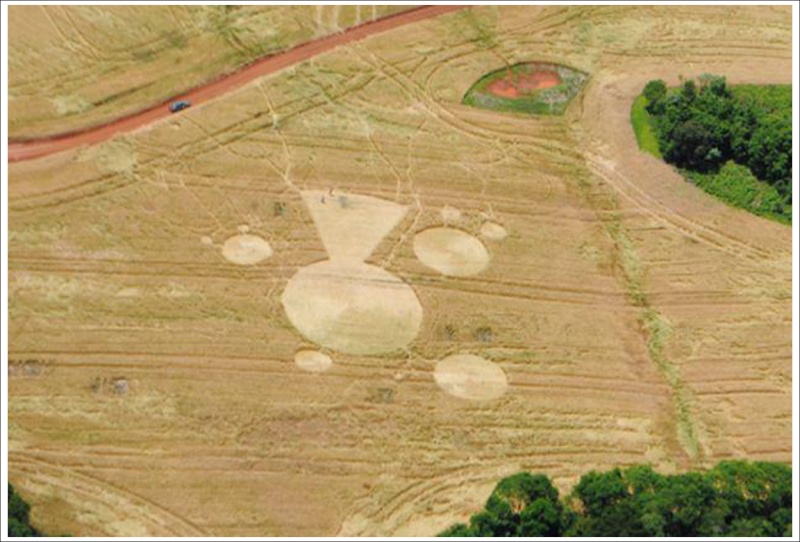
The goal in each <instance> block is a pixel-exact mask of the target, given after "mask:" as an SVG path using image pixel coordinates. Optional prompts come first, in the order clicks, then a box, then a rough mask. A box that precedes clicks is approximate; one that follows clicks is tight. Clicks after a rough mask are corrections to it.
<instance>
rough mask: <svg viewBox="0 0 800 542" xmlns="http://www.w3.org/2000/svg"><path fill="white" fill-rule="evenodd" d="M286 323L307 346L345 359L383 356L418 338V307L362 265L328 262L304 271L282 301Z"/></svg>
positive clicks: (401, 286)
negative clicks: (304, 339)
mask: <svg viewBox="0 0 800 542" xmlns="http://www.w3.org/2000/svg"><path fill="white" fill-rule="evenodd" d="M281 302H282V303H283V308H284V310H285V311H286V315H287V316H288V317H289V320H290V321H291V322H292V324H293V325H294V326H295V327H296V328H297V330H298V331H299V332H300V333H301V334H302V335H303V336H304V337H305V338H307V339H308V340H310V341H312V342H314V343H316V344H318V345H321V346H324V347H327V348H330V349H331V350H335V351H337V352H344V353H346V354H361V355H370V354H382V353H386V352H393V351H395V350H397V349H399V348H402V347H404V346H406V345H407V344H408V343H410V342H411V341H412V340H413V339H414V337H416V336H417V333H419V328H420V324H421V323H422V306H421V305H420V303H419V300H418V299H417V295H416V294H415V293H414V290H412V289H411V287H410V286H409V285H408V284H406V283H405V282H403V281H402V280H400V279H399V278H398V277H396V276H394V275H392V274H391V273H389V272H387V271H385V270H383V269H381V268H380V267H376V266H374V265H368V264H365V263H361V262H349V261H338V260H326V261H324V262H320V263H316V264H312V265H309V266H307V267H303V268H302V269H300V270H299V271H298V272H297V273H296V274H295V275H294V276H293V277H292V278H291V279H290V280H289V284H287V285H286V289H285V290H284V292H283V296H282V297H281Z"/></svg>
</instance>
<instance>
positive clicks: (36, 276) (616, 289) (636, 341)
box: [8, 6, 792, 536]
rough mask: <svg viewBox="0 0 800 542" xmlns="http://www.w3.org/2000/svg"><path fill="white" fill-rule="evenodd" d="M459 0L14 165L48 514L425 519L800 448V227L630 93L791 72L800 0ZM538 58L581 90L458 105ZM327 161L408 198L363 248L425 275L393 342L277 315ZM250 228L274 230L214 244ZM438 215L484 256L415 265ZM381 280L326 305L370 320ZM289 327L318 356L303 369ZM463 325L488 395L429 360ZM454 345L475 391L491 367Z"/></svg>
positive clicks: (376, 528)
mask: <svg viewBox="0 0 800 542" xmlns="http://www.w3.org/2000/svg"><path fill="white" fill-rule="evenodd" d="M473 13H474V15H475V17H474V18H473V17H467V16H465V15H466V14H465V13H454V14H448V15H444V16H442V17H439V18H434V19H430V20H427V21H424V22H420V23H417V24H414V25H411V26H406V27H404V28H403V29H401V30H395V31H391V32H387V33H386V34H382V35H375V36H372V37H370V38H369V39H368V40H364V41H360V42H354V43H350V44H349V45H347V46H346V47H343V48H340V49H337V50H333V51H329V52H327V53H325V54H323V55H320V56H318V57H315V59H314V60H313V62H306V63H302V64H299V65H296V66H295V67H294V68H292V69H288V70H284V71H282V72H280V73H275V74H273V75H272V76H270V77H268V78H263V79H260V80H258V81H257V82H254V83H253V84H250V85H247V86H245V87H243V88H242V89H240V90H239V91H238V92H236V93H233V94H231V95H229V96H225V97H220V98H219V99H218V100H216V101H214V102H213V103H209V104H208V105H207V106H205V107H202V108H197V109H193V110H192V109H190V110H188V111H187V112H186V113H185V114H182V115H179V116H177V117H173V118H171V119H170V120H167V121H164V122H159V123H156V124H154V125H152V126H150V127H148V128H147V129H142V130H139V131H137V132H135V133H132V134H130V135H128V136H126V137H124V138H116V139H113V140H111V141H107V142H103V143H100V144H98V145H96V146H95V147H91V148H89V149H85V150H80V151H78V150H71V151H68V152H64V153H61V154H56V155H53V156H49V157H46V158H42V159H37V160H31V161H27V162H18V163H13V164H10V165H9V217H8V220H9V281H8V292H9V335H8V336H9V358H10V361H11V366H10V368H9V369H10V370H9V420H8V422H9V423H8V427H9V474H10V479H11V481H12V482H13V483H14V484H15V486H18V487H19V488H20V491H21V493H22V494H23V496H25V497H26V498H28V499H30V501H31V502H32V503H33V505H34V508H33V517H34V520H38V521H40V523H41V526H42V528H44V529H45V530H46V531H51V532H60V531H62V530H63V528H62V526H65V525H66V526H69V530H70V532H71V533H72V534H74V535H81V534H97V535H109V534H121V533H125V534H138V533H143V532H146V533H148V534H155V535H169V534H183V535H198V534H204V535H227V536H234V535H241V536H247V535H256V536H265V535H298V536H310V535H334V534H340V535H357V534H360V535H382V536H386V535H431V534H434V533H436V532H438V531H440V530H441V529H443V528H445V527H446V526H448V525H449V524H450V523H451V522H454V521H463V520H464V519H466V518H467V517H468V516H469V514H470V513H472V512H474V511H476V510H477V509H478V508H480V507H481V506H482V504H483V501H484V500H485V498H486V496H487V495H488V492H489V491H490V490H491V487H492V486H493V485H494V484H495V483H496V482H497V480H498V479H499V477H501V476H503V475H507V474H510V473H513V472H516V471H518V470H520V469H526V470H530V471H537V472H544V473H547V474H548V475H550V476H552V477H553V478H554V480H555V481H556V483H557V485H558V486H559V487H560V488H562V489H567V488H569V487H570V485H571V484H573V483H574V482H575V481H576V480H577V478H578V477H579V476H580V475H581V474H582V473H584V472H585V471H587V470H590V469H607V468H611V467H614V466H625V465H631V464H636V463H641V462H649V463H651V464H653V465H654V467H655V468H656V469H658V470H660V471H662V472H675V471H683V470H686V469H689V468H692V467H704V466H708V465H711V464H714V463H716V462H717V461H719V460H722V459H728V458H748V459H764V460H774V461H782V462H789V461H791V457H792V418H791V413H792V401H791V399H792V397H791V377H792V336H791V326H792V306H791V305H792V296H791V292H792V273H791V271H792V269H791V267H792V266H791V252H792V235H791V229H790V228H787V227H785V226H783V225H780V224H777V223H773V222H770V221H767V220H765V219H762V218H759V217H756V216H753V215H750V214H748V213H746V212H743V211H740V210H737V209H733V208H730V207H727V206H726V205H724V204H722V203H721V202H719V201H717V200H715V199H714V198H712V197H710V196H708V195H706V194H704V193H703V192H701V191H700V190H698V189H697V188H696V187H694V186H692V185H689V184H687V183H686V182H685V181H684V180H683V179H682V178H681V177H680V176H679V175H678V174H677V173H676V172H674V171H673V170H672V169H671V168H670V167H669V166H667V165H666V164H664V163H662V162H660V161H658V160H655V159H653V158H652V157H650V156H649V155H647V154H644V153H641V152H640V151H639V150H638V149H637V147H636V142H635V137H634V135H633V133H632V131H631V128H630V122H629V112H630V105H631V102H632V100H633V98H634V97H635V96H636V95H637V94H638V93H639V92H640V91H641V89H642V87H643V86H644V84H645V83H646V82H647V81H648V80H649V79H651V78H656V77H661V78H664V79H665V80H666V81H667V82H668V83H669V84H677V83H678V81H679V79H678V77H679V75H683V76H690V75H695V74H699V73H703V72H711V73H721V74H725V75H726V76H727V77H728V79H729V80H730V81H731V82H733V83H745V82H747V83H788V82H790V78H791V67H792V58H791V31H792V26H791V9H789V8H787V7H776V6H736V7H733V6H691V7H689V6H663V7H661V6H648V7H632V6H602V7H600V6H587V7H560V6H549V7H532V6H503V7H482V8H475V9H474V10H473ZM476 21H477V23H479V24H476ZM486 32H490V35H489V36H488V37H487V35H486ZM489 38H490V39H491V40H492V43H494V44H495V45H494V46H493V47H491V48H486V47H483V46H482V44H485V43H487V39H489ZM532 58H535V59H543V60H544V61H547V62H554V63H563V64H565V65H570V66H575V67H576V68H577V69H580V70H581V71H584V72H587V73H589V74H590V79H589V80H588V83H587V86H586V88H585V89H584V91H583V92H582V93H581V94H580V95H579V96H578V97H576V99H575V100H574V101H573V102H572V104H571V105H570V107H569V109H568V110H567V113H566V115H565V116H563V117H547V118H528V117H525V118H522V117H517V116H514V115H500V114H494V113H492V112H490V111H487V110H479V109H475V108H471V107H467V106H463V105H461V104H460V100H461V97H462V96H463V95H464V93H465V92H466V91H467V89H469V88H470V87H471V85H472V84H473V83H474V82H475V81H476V80H477V79H478V78H479V77H481V76H482V75H483V74H485V73H487V72H489V71H491V70H493V69H496V68H497V66H502V65H508V64H513V63H516V62H523V61H529V60H530V59H532ZM331 187H333V188H334V193H339V192H341V193H345V194H358V195H362V196H370V197H372V198H376V199H379V200H382V201H388V202H393V203H394V204H397V205H400V206H402V207H404V208H406V209H407V212H406V213H405V214H404V215H403V216H401V217H400V218H398V219H397V221H396V222H394V223H392V227H391V228H390V231H389V232H388V233H386V234H385V235H384V236H383V237H380V236H377V235H372V234H370V235H368V236H367V240H369V241H370V243H374V242H375V241H374V239H375V237H380V240H379V241H377V244H375V245H374V246H373V247H372V251H371V252H370V254H369V255H368V256H366V260H365V261H364V262H363V264H364V265H367V266H371V267H374V268H377V269H382V270H383V271H385V273H387V274H388V275H390V276H392V277H395V278H396V279H397V280H398V281H401V283H403V284H406V285H408V287H410V288H411V289H412V290H413V293H414V295H415V297H416V299H418V301H419V306H420V307H421V310H422V319H421V325H420V327H419V329H418V330H417V332H416V334H415V335H414V337H413V339H412V340H410V342H408V344H406V345H405V346H404V347H401V348H398V349H397V351H393V352H390V353H380V354H374V355H373V354H360V353H341V352H338V351H331V350H327V349H321V348H320V346H319V345H317V344H313V343H312V340H316V339H314V338H312V340H309V339H307V338H305V337H304V336H303V335H302V334H301V333H300V332H299V331H298V330H297V329H296V328H295V326H294V325H293V324H292V322H291V321H290V320H289V318H288V317H287V315H286V311H285V309H284V306H283V305H282V301H281V298H282V295H283V293H284V291H285V290H286V287H287V284H289V281H290V279H291V278H292V277H293V276H294V275H295V274H296V273H298V270H300V269H302V268H307V267H308V266H311V265H314V264H316V263H318V262H321V261H324V260H327V259H329V258H330V254H329V251H328V250H327V249H326V244H325V243H326V242H327V241H330V239H331V236H330V235H328V234H327V233H323V232H320V231H319V226H318V224H317V223H316V222H315V219H314V217H313V216H312V213H311V212H310V210H309V206H308V205H307V203H306V201H305V199H304V197H303V193H304V192H308V191H319V192H318V193H320V192H321V193H322V194H330V191H329V190H330V188H331ZM368 201H371V200H368ZM325 205H328V203H326V204H325ZM448 206H449V207H450V208H453V209H457V210H458V211H460V214H458V215H457V217H456V215H455V214H454V213H452V212H448V213H446V216H445V217H443V216H442V213H441V211H442V210H443V209H445V208H446V207H448ZM319 222H320V223H322V221H319ZM389 222H391V220H389V221H387V223H389ZM333 223H334V224H338V221H336V220H334V221H333ZM487 223H493V224H498V225H501V226H502V228H503V230H505V233H506V236H505V237H504V238H503V236H502V235H498V236H496V237H497V238H496V239H492V238H491V236H487V235H486V232H487V230H486V229H484V228H483V226H484V225H485V224H487ZM364 224H367V223H366V222H364ZM242 225H247V226H248V227H249V229H248V232H249V234H251V235H256V236H259V237H261V238H263V239H267V240H268V241H269V245H270V247H271V249H272V256H271V257H269V258H268V259H265V260H263V261H261V262H259V263H258V264H257V265H236V264H234V263H231V262H229V261H227V260H226V259H225V257H224V256H223V254H221V251H220V247H221V246H222V245H223V244H224V242H225V241H226V240H227V239H229V238H230V237H231V236H234V235H236V234H237V231H239V232H240V233H241V232H242V231H243V230H242V229H241V226H242ZM442 226H450V227H456V228H457V229H458V230H461V231H464V232H465V233H466V234H468V235H471V236H474V237H481V238H483V239H484V240H485V248H486V250H487V252H488V253H489V255H490V256H491V258H490V260H489V263H488V265H487V266H486V267H485V268H484V269H482V270H481V271H479V272H478V273H477V274H475V275H471V276H468V277H449V276H444V275H442V273H440V272H439V271H437V270H435V269H432V268H429V267H427V266H426V265H425V264H423V263H422V262H421V261H420V260H419V259H418V258H417V256H416V254H415V253H414V239H415V237H416V234H417V233H419V232H424V231H426V230H431V229H433V228H441V227H442ZM339 231H348V230H347V229H346V228H343V229H342V230H339ZM350 231H352V230H350ZM490 233H491V232H490ZM340 237H341V236H338V237H335V242H334V243H335V244H334V246H335V247H336V248H335V252H339V251H341V252H342V253H344V254H347V255H353V254H355V255H356V256H359V257H360V255H363V254H364V251H363V250H362V248H363V245H364V244H365V241H363V239H364V237H356V236H355V235H354V239H359V241H358V242H357V243H356V248H357V249H358V250H355V249H353V248H351V247H348V246H346V243H345V242H344V241H343V240H341V239H340ZM326 240H327V241H326ZM367 244H369V243H367ZM331 275H332V278H334V279H336V280H341V281H343V282H347V281H346V280H345V279H346V277H342V276H340V275H337V274H331ZM376 277H377V275H376ZM357 279H358V277H355V278H353V287H354V290H357V289H358V287H359V284H356V283H359V281H358V280H357ZM363 282H364V281H363V280H362V281H360V283H363ZM367 282H368V281H367ZM376 283H377V284H382V282H380V281H376ZM386 284H387V287H388V286H391V285H393V284H398V282H396V281H394V279H392V280H388V279H387V282H386ZM348 287H349V286H348ZM376 297H378V296H376ZM331 298H332V299H333V301H335V302H338V300H337V299H336V292H332V294H331ZM374 304H375V306H376V307H377V309H376V314H378V317H377V318H371V319H370V318H369V317H360V318H359V319H355V320H353V326H350V327H348V326H347V323H346V321H342V320H338V321H337V322H336V324H337V325H340V326H343V327H341V328H340V329H344V330H345V333H347V334H350V333H351V332H352V336H353V337H356V340H358V337H357V335H358V332H359V331H360V330H362V329H366V328H367V324H365V323H364V322H365V321H367V322H374V321H380V319H381V318H382V316H381V315H382V314H383V313H382V312H380V310H382V303H381V302H380V301H379V300H376V301H375V302H374ZM331 305H332V306H331V309H332V310H333V311H334V312H335V311H337V310H339V306H338V305H336V304H335V303H331ZM378 309H380V310H378ZM343 312H344V311H343ZM364 312H365V313H368V312H370V311H364ZM360 316H364V314H362V315H360ZM359 326H360V327H359ZM351 328H352V329H351ZM409 335H412V334H411V333H409ZM365 336H366V337H367V339H362V340H368V339H369V340H371V339H370V337H373V335H372V334H366V333H365ZM302 351H311V352H321V353H322V354H324V355H326V356H330V358H331V360H332V362H331V363H330V365H329V367H328V368H327V370H325V371H324V372H310V371H308V370H307V369H304V368H303V366H299V365H298V363H297V362H296V355H297V354H298V352H302ZM450 356H477V357H479V358H482V359H484V360H486V361H487V362H489V363H492V364H494V365H493V367H496V368H497V369H499V370H502V372H503V374H505V375H506V377H507V383H508V387H507V389H506V390H505V393H504V394H503V395H502V396H500V397H496V398H494V399H486V400H483V401H474V400H470V398H468V397H467V398H463V397H457V396H453V395H450V394H448V393H446V392H445V391H443V390H442V389H441V388H440V387H439V386H438V385H437V383H436V378H435V371H436V366H437V363H438V362H439V361H440V360H444V359H447V358H449V357H450ZM457 359H458V358H457ZM301 361H302V362H303V364H302V365H304V366H305V367H311V366H312V365H313V366H314V367H320V368H321V367H322V365H317V364H316V362H315V363H314V364H306V362H307V361H308V360H306V359H303V360H301ZM324 365H326V366H327V365H328V364H327V362H326V363H325V364H324ZM12 369H13V370H12ZM493 372H494V373H495V374H498V373H496V371H493ZM471 374H472V373H469V374H466V375H465V378H464V379H463V380H464V381H468V382H469V385H470V386H477V388H475V390H474V391H476V394H477V395H480V396H485V395H487V394H490V393H491V391H492V389H494V388H492V387H491V384H492V382H499V380H492V379H490V380H489V381H487V384H489V385H490V386H489V387H488V388H481V387H480V386H481V380H480V379H477V380H473V379H472V378H471ZM120 382H124V383H125V385H124V386H121V385H119V383H120ZM498 389H499V388H498ZM221 487H224V488H226V489H225V493H224V498H220V488H221Z"/></svg>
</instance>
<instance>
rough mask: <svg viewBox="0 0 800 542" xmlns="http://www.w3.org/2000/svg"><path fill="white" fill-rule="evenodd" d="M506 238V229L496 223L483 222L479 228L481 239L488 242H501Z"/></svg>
mask: <svg viewBox="0 0 800 542" xmlns="http://www.w3.org/2000/svg"><path fill="white" fill-rule="evenodd" d="M507 236H508V232H507V231H506V229H505V228H504V227H503V226H501V225H500V224H498V223H497V222H484V223H483V225H482V226H481V237H483V238H484V239H488V240H490V241H502V240H503V239H505V238H506V237H507Z"/></svg>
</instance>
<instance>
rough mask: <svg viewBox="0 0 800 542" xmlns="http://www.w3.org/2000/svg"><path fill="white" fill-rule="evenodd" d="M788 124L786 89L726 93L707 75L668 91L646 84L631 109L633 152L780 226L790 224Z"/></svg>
mask: <svg viewBox="0 0 800 542" xmlns="http://www.w3.org/2000/svg"><path fill="white" fill-rule="evenodd" d="M791 122H792V88H791V86H790V85H763V86H762V85H740V86H733V87H730V86H728V85H727V84H726V82H725V78H724V77H719V76H715V75H709V74H705V75H702V76H700V77H699V78H698V80H697V81H694V80H691V79H690V80H687V81H685V82H684V83H683V85H682V86H681V87H679V88H673V89H669V88H667V86H666V84H665V83H664V82H663V81H661V80H654V81H650V82H649V83H648V84H647V85H646V86H645V88H644V91H643V92H642V95H640V96H639V97H637V99H636V100H635V101H634V104H633V106H632V108H631V124H632V125H633V128H634V131H635V133H636V140H637V142H638V143H639V147H640V148H641V149H643V150H645V151H647V152H649V153H650V154H653V155H654V156H659V157H663V159H664V160H665V161H667V162H668V163H670V164H673V165H675V166H677V167H678V168H679V169H680V170H681V171H682V173H683V174H684V176H685V177H686V178H687V180H689V181H690V182H692V183H694V184H696V185H697V186H699V187H700V188H702V189H703V190H705V191H706V192H708V193H710V194H713V195H714V196H717V197H718V198H719V199H721V200H723V201H725V202H727V203H728V204H730V205H733V206H736V207H741V208H743V209H746V210H748V211H750V212H752V213H754V214H757V215H760V216H764V217H766V218H770V219H772V220H776V221H778V222H782V223H785V224H790V223H791V220H792V181H791V179H792V126H791ZM654 139H655V141H654ZM656 150H657V151H658V153H656V152H655V151H656Z"/></svg>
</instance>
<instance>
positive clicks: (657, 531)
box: [439, 461, 792, 537]
mask: <svg viewBox="0 0 800 542" xmlns="http://www.w3.org/2000/svg"><path fill="white" fill-rule="evenodd" d="M791 484H792V471H791V468H790V467H788V466H786V465H783V464H778V463H765V462H756V463H748V462H743V461H725V462H722V463H720V464H719V465H717V466H716V467H714V468H713V469H711V470H708V471H706V472H689V473H685V474H676V475H662V474H659V473H657V472H655V471H653V470H652V469H651V468H650V467H649V466H645V465H639V466H635V467H630V468H628V469H613V470H611V471H608V472H589V473H587V474H585V475H584V476H583V477H582V478H581V480H580V482H579V483H578V484H577V485H576V486H575V487H574V488H573V489H572V492H571V493H570V494H569V495H568V496H567V497H566V498H565V499H564V500H563V501H562V500H560V499H559V496H558V490H557V489H556V488H555V487H553V485H552V483H551V482H550V480H549V479H548V478H547V477H546V476H543V475H531V474H528V473H520V474H516V475H514V476H511V477H508V478H505V479H503V480H502V481H501V482H500V483H499V484H498V485H497V487H496V488H495V490H494V492H492V495H491V496H490V497H489V499H488V500H487V502H486V506H485V508H484V510H483V511H481V512H479V513H477V514H475V515H473V516H472V517H471V518H470V521H469V524H468V525H467V524H463V523H460V524H456V525H453V526H452V527H450V528H449V529H447V530H446V531H444V532H443V533H441V534H440V535H439V536H450V537H466V536H498V537H500V536H587V537H597V536H606V537H611V536H629V537H645V536H671V537H690V536H790V535H791V531H792V526H791V522H792V517H791V516H792V487H791Z"/></svg>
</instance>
